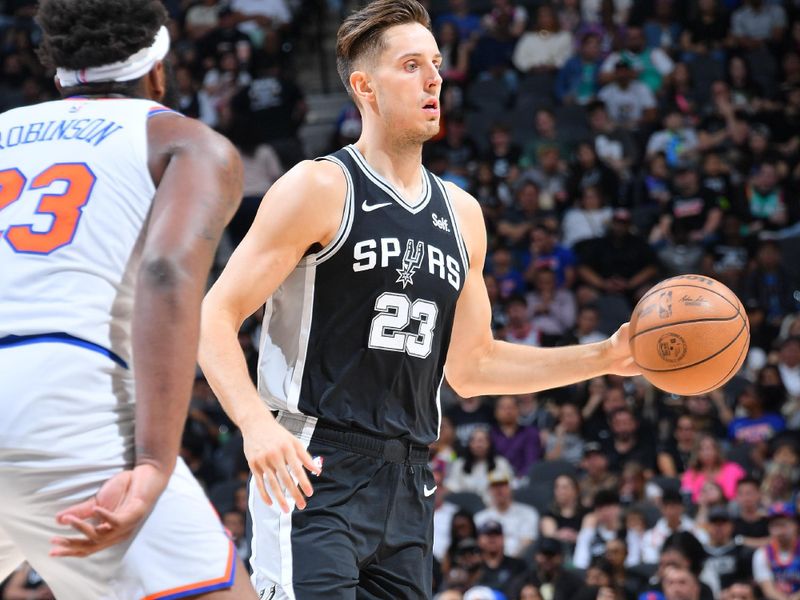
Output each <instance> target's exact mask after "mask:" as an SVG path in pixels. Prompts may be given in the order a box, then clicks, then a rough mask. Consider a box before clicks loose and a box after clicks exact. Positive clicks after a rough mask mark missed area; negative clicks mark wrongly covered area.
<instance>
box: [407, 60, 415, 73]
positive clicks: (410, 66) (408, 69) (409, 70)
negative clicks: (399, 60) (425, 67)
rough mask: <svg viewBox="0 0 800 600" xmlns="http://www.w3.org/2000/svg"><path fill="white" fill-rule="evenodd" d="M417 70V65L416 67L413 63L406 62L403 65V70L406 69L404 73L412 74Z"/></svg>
mask: <svg viewBox="0 0 800 600" xmlns="http://www.w3.org/2000/svg"><path fill="white" fill-rule="evenodd" d="M417 68H418V65H417V63H415V62H407V63H406V64H405V69H406V71H408V72H409V73H413V72H414V71H416V70H417Z"/></svg>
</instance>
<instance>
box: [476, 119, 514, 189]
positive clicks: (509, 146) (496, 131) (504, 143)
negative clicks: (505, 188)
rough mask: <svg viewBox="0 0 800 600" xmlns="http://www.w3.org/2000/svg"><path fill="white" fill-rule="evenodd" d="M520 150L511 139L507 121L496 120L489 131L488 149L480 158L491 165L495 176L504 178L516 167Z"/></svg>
mask: <svg viewBox="0 0 800 600" xmlns="http://www.w3.org/2000/svg"><path fill="white" fill-rule="evenodd" d="M521 153H522V151H521V150H520V147H519V146H518V145H517V144H516V143H515V142H513V141H512V139H511V129H510V128H509V126H508V124H507V123H504V122H502V121H497V122H495V123H494V124H492V128H491V130H490V131H489V150H488V151H487V152H486V154H484V156H483V157H482V159H481V160H484V161H486V162H488V163H489V164H490V165H491V166H492V172H493V173H494V175H495V177H498V178H500V179H506V178H508V176H509V175H510V174H511V171H512V169H515V168H516V165H517V163H518V162H519V159H520V156H521Z"/></svg>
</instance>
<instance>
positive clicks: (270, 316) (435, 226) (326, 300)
mask: <svg viewBox="0 0 800 600" xmlns="http://www.w3.org/2000/svg"><path fill="white" fill-rule="evenodd" d="M319 160H328V161H331V162H334V163H336V164H338V165H339V166H340V167H341V168H342V170H343V173H344V176H345V179H346V182H347V197H346V201H345V206H344V211H343V216H342V222H341V225H340V227H339V230H338V232H337V234H336V236H335V237H334V239H333V240H332V241H331V242H330V243H329V244H328V245H327V246H326V247H325V248H321V249H319V250H318V251H315V252H313V253H310V254H308V255H307V256H306V257H305V258H304V259H303V260H302V261H301V262H300V263H299V264H298V266H297V268H296V269H295V270H294V271H293V272H292V273H291V274H290V276H289V277H288V278H287V280H286V281H285V282H284V283H283V284H282V285H281V287H280V288H279V289H278V290H277V291H276V292H275V294H273V296H272V297H271V298H269V299H268V301H267V304H266V312H265V316H264V326H263V329H262V337H261V345H260V356H259V367H258V380H259V381H258V384H259V391H260V393H261V395H262V397H263V398H264V399H265V401H266V402H267V404H268V405H269V406H270V407H271V408H272V409H277V410H283V411H287V412H290V413H299V414H302V415H305V416H307V417H310V419H309V425H311V426H313V423H314V421H313V419H322V420H324V421H325V422H326V423H327V424H328V425H333V426H338V427H342V428H346V429H356V430H361V431H366V432H368V433H372V434H375V435H378V436H381V437H387V438H393V437H403V438H407V439H409V440H411V441H413V442H416V443H419V444H429V443H431V442H432V441H434V440H435V439H436V437H437V436H438V430H439V423H440V417H441V408H440V405H439V388H440V385H441V382H442V378H443V372H444V363H445V359H446V355H447V348H448V345H449V343H450V333H451V329H452V325H453V317H454V314H455V308H456V302H457V300H458V296H459V294H460V292H461V289H462V287H463V285H464V279H465V277H466V275H467V271H468V257H467V252H466V248H465V246H464V241H463V239H462V237H461V234H460V233H459V229H458V223H457V220H456V217H455V213H454V211H453V208H452V204H451V202H450V199H449V198H448V196H447V192H446V190H445V187H444V185H443V184H442V182H441V180H439V178H438V177H436V176H435V175H433V174H432V173H430V172H429V171H427V170H426V169H424V168H422V169H421V177H422V192H421V196H420V198H419V199H418V201H417V203H415V204H413V205H411V204H408V203H407V202H406V201H405V200H404V199H403V198H402V196H401V195H400V194H399V193H398V192H397V191H396V190H395V189H394V188H393V186H392V185H391V184H390V183H389V182H388V181H386V180H385V179H384V178H383V177H381V176H380V175H379V174H378V173H376V172H375V171H374V170H373V169H372V168H371V167H370V166H369V164H368V163H367V162H366V160H365V159H364V157H363V156H362V155H361V154H360V153H359V151H358V150H357V149H356V148H355V147H353V146H347V147H345V148H343V149H342V150H339V151H338V152H336V153H334V154H332V155H329V156H326V157H323V158H321V159H319Z"/></svg>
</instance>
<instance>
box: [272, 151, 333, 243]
mask: <svg viewBox="0 0 800 600" xmlns="http://www.w3.org/2000/svg"><path fill="white" fill-rule="evenodd" d="M346 197H347V180H346V179H345V176H344V173H343V171H342V169H341V167H339V166H338V165H337V164H335V163H333V162H330V161H327V160H317V161H314V160H304V161H302V162H299V163H298V164H296V165H295V166H294V167H292V168H291V169H289V171H287V172H286V174H284V175H283V176H282V177H281V178H280V179H278V181H276V182H275V183H274V184H273V186H272V187H271V188H270V189H269V191H268V192H267V193H266V195H265V196H264V200H263V205H262V209H268V210H269V211H270V213H271V214H272V215H273V216H278V214H286V215H287V216H289V215H291V216H293V217H295V219H292V220H293V221H296V223H297V224H299V225H301V226H302V227H303V229H304V232H305V233H306V234H312V236H313V237H314V241H316V242H318V243H320V244H322V245H323V246H324V245H326V244H327V243H328V242H329V241H330V240H331V239H333V237H334V236H335V234H336V231H337V230H338V229H339V225H340V224H341V221H342V215H343V213H344V204H345V199H346ZM287 213H288V214H287ZM297 217H299V218H297Z"/></svg>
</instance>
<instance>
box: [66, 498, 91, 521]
mask: <svg viewBox="0 0 800 600" xmlns="http://www.w3.org/2000/svg"><path fill="white" fill-rule="evenodd" d="M96 503H97V502H96V500H95V498H94V497H92V498H89V499H88V500H84V501H83V502H80V503H78V504H74V505H72V506H70V507H69V508H65V509H64V510H62V511H60V512H59V513H57V514H56V521H58V522H59V523H61V524H62V525H66V524H67V522H66V521H65V519H66V517H67V516H68V515H72V516H75V517H78V518H79V519H88V518H89V517H91V516H92V509H94V507H95V505H96Z"/></svg>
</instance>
